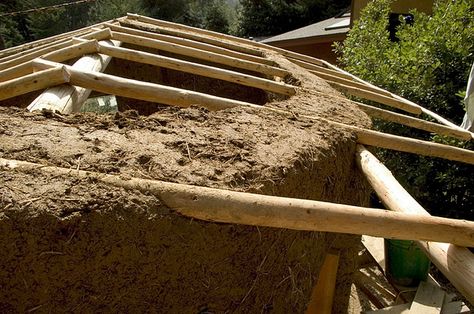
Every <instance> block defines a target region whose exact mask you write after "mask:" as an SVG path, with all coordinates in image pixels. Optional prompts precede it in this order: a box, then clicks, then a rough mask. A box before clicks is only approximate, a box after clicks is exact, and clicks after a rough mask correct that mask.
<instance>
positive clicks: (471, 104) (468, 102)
mask: <svg viewBox="0 0 474 314" xmlns="http://www.w3.org/2000/svg"><path fill="white" fill-rule="evenodd" d="M464 105H465V108H466V114H465V115H464V119H463V121H462V124H461V127H462V128H463V129H465V130H469V131H471V132H474V63H473V64H472V68H471V74H470V75H469V81H468V82H467V88H466V97H465V98H464Z"/></svg>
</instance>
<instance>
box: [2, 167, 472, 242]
mask: <svg viewBox="0 0 474 314" xmlns="http://www.w3.org/2000/svg"><path fill="white" fill-rule="evenodd" d="M0 166H3V167H5V168H7V169H17V170H19V171H31V170H33V169H34V170H36V171H40V172H43V173H49V174H54V175H66V176H68V177H71V176H72V177H77V178H89V179H94V180H98V181H100V182H103V183H105V184H110V185H114V186H119V187H123V188H125V189H137V190H140V191H143V192H147V193H152V194H154V195H156V196H157V197H159V199H160V200H161V201H163V203H164V204H165V205H166V206H168V207H169V208H172V209H174V210H176V211H177V212H179V213H181V214H182V215H185V216H188V217H193V218H197V219H202V220H207V221H214V222H223V223H234V224H246V225H253V226H266V227H276V228H286V229H293V230H307V231H325V232H338V233H350V234H368V235H373V236H381V237H388V238H400V239H420V238H421V239H430V240H431V239H437V240H439V239H442V241H449V242H452V241H454V242H455V243H457V244H462V245H472V244H474V222H468V221H462V220H455V219H447V218H439V217H429V216H428V217H426V216H423V215H412V214H403V213H396V212H391V211H386V210H380V209H373V208H364V207H357V206H349V205H342V204H333V203H327V202H319V201H310V200H302V199H292V198H284V197H275V196H267V195H259V194H251V193H243V192H232V191H227V190H220V189H212V188H205V187H198V186H191V185H184V184H177V183H168V182H163V181H156V180H145V179H138V178H126V179H122V178H121V177H119V176H116V175H107V174H102V173H96V172H88V171H80V170H72V169H66V168H60V167H48V166H43V165H39V164H34V163H29V162H24V161H15V160H7V159H0Z"/></svg>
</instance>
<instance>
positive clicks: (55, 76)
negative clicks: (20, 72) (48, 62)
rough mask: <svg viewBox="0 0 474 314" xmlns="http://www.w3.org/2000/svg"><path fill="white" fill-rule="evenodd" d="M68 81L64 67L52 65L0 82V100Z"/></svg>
mask: <svg viewBox="0 0 474 314" xmlns="http://www.w3.org/2000/svg"><path fill="white" fill-rule="evenodd" d="M68 81H69V75H68V73H67V71H66V70H65V68H64V67H61V66H58V67H52V68H50V69H47V70H44V71H40V72H36V73H32V74H29V75H25V76H23V77H20V78H16V79H13V80H10V81H6V82H2V83H0V100H4V99H8V98H12V97H15V96H18V95H22V94H26V93H29V92H33V91H36V90H40V89H44V88H48V87H50V86H55V85H59V84H64V83H67V82H68Z"/></svg>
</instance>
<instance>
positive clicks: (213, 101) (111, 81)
mask: <svg viewBox="0 0 474 314" xmlns="http://www.w3.org/2000/svg"><path fill="white" fill-rule="evenodd" d="M34 66H35V67H36V68H38V69H48V68H52V67H56V66H57V63H55V62H49V61H45V60H41V59H38V60H35V61H34ZM65 68H66V69H67V71H68V73H70V84H72V85H75V86H79V87H82V88H85V89H89V90H95V91H98V92H102V93H105V94H111V95H117V96H123V97H127V98H133V99H140V100H145V101H150V102H156V103H162V104H167V105H171V106H179V107H189V106H192V105H200V106H202V107H205V108H207V109H209V110H222V109H226V108H232V107H237V106H248V107H253V108H258V107H260V106H257V105H254V104H251V103H247V102H243V101H238V100H233V99H228V98H222V97H217V96H211V95H207V94H203V93H198V92H193V91H188V90H184V89H179V88H174V87H169V86H164V85H160V84H153V83H147V82H141V81H137V80H131V79H126V78H122V77H116V76H113V75H108V74H103V73H99V72H91V71H81V70H78V69H75V68H74V67H71V66H65Z"/></svg>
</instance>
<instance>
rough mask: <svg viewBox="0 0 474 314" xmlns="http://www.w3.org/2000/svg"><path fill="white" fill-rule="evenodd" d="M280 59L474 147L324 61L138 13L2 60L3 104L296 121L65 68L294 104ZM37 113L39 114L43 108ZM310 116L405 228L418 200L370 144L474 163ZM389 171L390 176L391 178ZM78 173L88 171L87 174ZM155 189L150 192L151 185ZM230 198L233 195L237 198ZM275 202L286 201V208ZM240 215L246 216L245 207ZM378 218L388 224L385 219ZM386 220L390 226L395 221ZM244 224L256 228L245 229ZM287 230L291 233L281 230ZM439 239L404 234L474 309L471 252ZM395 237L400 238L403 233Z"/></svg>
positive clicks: (444, 149) (443, 149)
mask: <svg viewBox="0 0 474 314" xmlns="http://www.w3.org/2000/svg"><path fill="white" fill-rule="evenodd" d="M132 25H136V26H137V27H136V28H132V27H130V26H132ZM144 29H146V30H144ZM51 40H52V41H51ZM110 40H112V41H116V42H119V43H126V44H131V45H133V46H134V48H133V49H131V48H121V47H118V46H119V45H114V46H111V45H107V44H106V43H105V41H110ZM135 47H147V48H152V49H157V50H160V51H167V52H169V53H172V54H174V55H180V56H185V57H187V58H192V59H193V60H200V62H203V64H201V63H200V62H196V61H192V62H190V61H183V60H181V59H179V58H174V57H164V56H162V55H157V54H153V53H150V52H144V51H141V50H139V48H135ZM275 53H277V54H280V55H282V56H284V57H286V58H287V60H289V61H290V62H292V63H293V64H294V65H295V66H300V67H302V68H305V69H307V70H309V71H310V73H313V74H314V75H317V76H319V77H320V78H321V79H323V80H325V81H326V82H327V83H328V84H330V85H332V86H334V87H336V88H337V89H340V90H342V91H343V92H344V93H346V94H348V95H352V96H356V97H357V98H361V99H366V100H371V101H375V102H378V103H381V104H384V105H388V106H393V107H395V108H398V109H401V110H405V111H407V112H409V113H411V114H415V115H417V114H421V113H424V114H426V115H427V116H429V117H431V118H432V119H434V120H436V121H438V122H439V123H433V122H428V121H425V120H422V119H418V118H414V117H412V116H410V115H407V114H401V113H396V112H392V111H390V110H385V109H380V108H377V107H374V106H369V105H365V104H361V103H357V102H354V101H351V100H348V99H346V98H343V97H338V96H334V95H331V96H330V97H332V98H335V99H338V101H339V100H340V101H341V102H342V101H346V102H352V103H355V104H356V105H357V106H359V108H360V109H362V110H363V111H365V112H366V113H367V114H368V115H370V116H371V117H374V118H378V119H384V120H387V121H391V122H396V123H401V124H404V125H407V126H409V127H414V128H417V129H420V130H424V131H428V132H433V133H438V134H440V135H445V136H451V137H454V138H457V139H461V140H472V139H474V134H473V133H471V132H468V131H466V130H464V129H461V128H460V127H458V126H456V125H455V124H453V123H452V122H450V121H448V120H446V119H444V118H443V117H441V116H439V115H438V114H436V113H434V112H432V111H430V110H428V109H426V108H424V107H422V106H420V105H418V104H415V103H413V102H411V101H409V100H407V99H404V98H402V97H400V96H398V95H395V94H392V93H390V92H388V91H385V90H383V89H381V88H379V87H377V86H374V85H372V84H370V83H368V82H365V81H363V80H361V79H360V78H357V77H355V76H353V75H352V74H350V73H347V72H345V71H343V70H341V69H339V68H338V67H336V66H334V65H332V64H329V63H328V62H326V61H324V60H319V59H316V58H313V57H309V56H305V55H301V54H298V53H294V52H290V51H286V50H284V49H281V48H276V47H272V46H269V45H265V44H262V43H257V42H253V41H250V40H247V39H242V38H236V37H232V36H229V35H224V34H220V33H216V32H211V31H207V30H201V29H197V28H193V27H189V26H184V25H179V24H176V23H171V22H166V21H160V20H156V19H152V18H148V17H144V16H141V15H136V14H129V15H128V16H126V17H122V18H119V19H116V20H113V21H107V22H104V23H99V24H97V25H93V26H90V27H87V28H84V29H81V30H77V31H73V32H69V33H67V34H62V35H58V36H54V37H52V38H50V39H48V40H40V41H36V42H33V43H29V44H25V45H22V46H19V47H14V48H10V49H6V50H4V51H0V101H1V100H4V99H8V98H12V97H15V96H18V95H22V94H26V93H29V92H31V91H38V90H44V89H46V88H49V87H55V86H60V85H61V86H75V87H79V88H82V89H84V90H87V91H89V94H90V91H92V90H95V91H99V92H102V93H106V94H113V95H118V96H124V97H129V98H134V99H141V100H146V101H151V102H159V103H164V104H168V105H174V106H181V107H187V106H190V105H193V104H200V105H202V106H204V107H207V108H208V109H210V110H220V109H224V108H231V107H236V106H247V107H252V108H256V109H258V110H272V111H274V112H278V113H280V114H282V115H288V116H292V114H291V112H289V111H285V110H280V109H274V108H269V107H266V106H258V105H256V104H251V103H248V102H243V101H238V100H235V99H230V98H223V97H217V96H213V95H209V94H206V93H198V92H195V91H190V90H186V89H179V88H174V87H169V86H165V85H162V84H154V83H147V82H142V81H137V80H132V79H127V78H122V77H118V76H114V75H109V74H103V73H100V71H94V70H87V69H82V68H76V67H74V66H70V65H67V64H64V62H65V61H68V60H72V59H77V58H79V59H81V58H83V57H84V56H88V55H106V56H109V57H110V58H123V59H126V60H130V61H134V62H139V63H143V64H151V65H154V66H160V67H168V68H171V69H173V70H178V71H183V72H186V73H192V74H196V75H201V76H208V77H211V78H214V79H219V80H225V81H229V82H233V83H236V84H240V85H245V86H251V87H255V88H259V89H262V90H266V91H270V92H273V93H278V94H281V95H284V96H291V95H293V94H295V93H297V92H298V90H300V89H301V88H300V87H299V86H294V85H292V84H291V83H283V81H284V79H285V77H286V76H287V75H289V72H288V70H286V69H283V68H281V67H279V66H278V65H277V64H276V63H275V62H274V61H273V60H272V59H271V58H269V57H268V56H270V55H272V54H275ZM94 62H98V63H100V62H102V61H101V59H96V61H94ZM208 63H211V64H212V65H209V64H208ZM94 66H95V65H94ZM229 67H231V68H232V70H229V69H228V68H229ZM104 68H105V66H104ZM249 73H251V74H249ZM311 92H314V93H320V94H321V93H322V92H321V91H317V90H312V91H311ZM44 93H53V94H54V93H55V91H54V90H50V89H49V90H46V91H45V92H43V95H44ZM71 93H72V92H71ZM89 94H87V96H85V97H83V98H82V99H81V100H80V101H78V102H77V103H76V104H73V105H72V106H69V107H68V108H73V109H67V110H72V111H76V110H78V108H80V107H81V105H82V102H83V101H84V100H85V99H87V97H88V95H89ZM39 97H42V96H39ZM84 98H85V99H84ZM33 107H34V108H38V107H36V106H33ZM50 108H51V109H54V110H59V111H60V112H63V113H66V112H71V111H67V110H66V109H64V108H66V107H64V106H63V105H57V107H54V104H53V106H52V107H50ZM304 117H306V118H310V119H312V120H315V121H323V122H325V123H329V124H330V125H333V126H335V127H340V128H343V129H346V130H348V131H350V132H352V133H354V134H355V135H356V137H357V142H358V143H359V144H360V145H361V146H359V148H358V153H357V156H356V158H358V160H359V165H360V168H361V170H362V172H363V173H364V175H366V177H367V178H369V182H370V183H371V185H372V187H373V188H374V190H375V191H376V192H377V193H378V194H379V196H380V197H381V198H382V199H384V197H385V201H384V202H385V203H386V206H387V207H388V208H390V209H392V210H395V211H401V212H404V213H405V214H401V215H399V216H400V218H401V219H408V220H409V218H410V217H408V216H409V215H410V214H413V212H412V211H411V210H410V208H411V207H413V206H415V205H414V202H416V201H414V200H412V199H410V198H411V197H410V196H409V194H408V193H407V192H406V191H405V190H404V189H403V188H402V187H401V186H397V184H398V182H396V180H395V179H394V178H393V177H392V176H391V174H390V173H389V171H388V170H384V169H383V167H384V166H383V165H382V164H381V163H380V162H379V161H378V160H377V159H376V158H375V157H374V156H373V155H372V156H371V155H369V152H368V151H367V150H366V149H365V148H364V147H363V146H362V145H368V146H376V147H382V148H387V149H392V150H398V151H404V152H410V153H415V154H420V155H428V156H436V157H440V158H445V159H450V160H456V161H459V162H464V163H468V164H474V152H473V151H471V150H467V149H461V148H457V147H453V146H450V145H445V144H438V143H432V142H427V141H422V140H417V139H412V138H406V137H401V136H396V135H392V134H386V133H382V132H377V131H373V130H369V129H363V128H359V127H355V126H352V125H347V124H343V123H340V122H335V121H331V120H328V119H326V118H322V117H314V116H304ZM369 161H370V162H369ZM1 163H2V165H4V166H8V165H9V167H10V168H18V169H26V168H28V167H30V168H31V167H36V168H38V167H39V168H40V169H46V168H45V167H43V166H42V165H34V164H28V163H22V162H21V161H8V160H1ZM12 165H16V166H12ZM380 167H382V170H383V171H382V170H381V168H380ZM50 168H55V169H50V171H58V172H61V171H64V170H61V169H60V168H57V167H50ZM58 169H59V170H58ZM77 173H80V172H79V171H78V172H77ZM87 175H97V176H99V174H91V173H88V174H87ZM371 178H372V179H371ZM373 178H375V179H373ZM376 179H377V180H376ZM110 180H111V181H110V182H109V183H111V182H112V183H111V184H115V183H113V182H118V181H114V180H119V179H118V178H110ZM155 183H156V182H155ZM155 183H153V182H148V184H151V185H153V184H155ZM156 184H158V183H156ZM147 186H148V187H150V185H147ZM131 188H139V185H133V186H132V187H131ZM393 191H397V193H401V194H403V195H405V196H404V197H403V199H397V198H396V197H394V196H393V193H394V192H393ZM194 193H198V192H194ZM202 193H204V192H202ZM219 193H220V192H219ZM222 193H230V194H232V193H231V192H229V191H226V192H222ZM390 193H392V194H390ZM198 194H199V193H198ZM232 195H233V194H232ZM387 195H389V196H387ZM235 197H237V196H235ZM249 197H250V196H249ZM274 201H275V202H279V201H281V200H274ZM203 204H204V205H203V206H202V208H201V209H200V210H198V211H197V212H184V214H185V215H189V216H190V217H196V218H200V219H205V220H211V221H222V220H219V219H218V218H215V217H211V216H209V215H210V214H209V212H206V210H207V209H209V208H211V207H212V206H211V205H212V201H206V202H204V203H203ZM335 205H340V204H335ZM341 206H342V205H340V206H339V207H337V208H342V207H341ZM417 208H418V210H417V214H419V215H424V216H425V217H426V221H427V222H431V223H432V224H434V225H436V226H439V225H440V224H441V222H440V221H436V222H434V220H436V219H435V218H434V217H430V216H427V212H426V211H424V209H423V211H422V208H421V206H419V205H418V207H417ZM420 208H421V209H420ZM235 210H240V209H239V208H237V209H235ZM355 212H356V211H355ZM377 214H380V215H382V214H381V213H377ZM428 215H429V214H428ZM395 216H396V215H395ZM387 217H388V216H387ZM387 217H385V218H384V219H388V218H387ZM260 218H262V217H260ZM411 218H413V217H411ZM249 219H250V218H249ZM252 219H256V218H252ZM288 219H291V218H288ZM257 220H258V219H257ZM408 220H407V221H408ZM259 221H260V220H259ZM387 221H388V220H387ZM226 222H229V221H226ZM230 222H232V221H230ZM236 223H249V222H248V221H247V222H242V221H241V222H236ZM450 223H454V224H456V223H461V222H459V221H455V222H452V221H451V222H450ZM256 224H257V225H261V224H262V223H261V222H259V223H256ZM471 224H472V223H470V222H466V226H467V227H466V230H467V231H466V232H467V233H469V232H471V231H473V230H474V227H473V226H471ZM463 226H464V225H463ZM281 227H287V226H283V225H281ZM339 231H340V230H339ZM339 231H338V232H339ZM350 232H354V230H351V231H350ZM439 234H441V232H439V233H434V235H432V237H431V238H427V236H426V235H423V236H419V235H418V236H415V235H414V234H413V233H409V235H406V234H405V236H406V237H414V238H413V239H417V240H431V241H438V242H429V244H426V242H423V241H420V242H419V245H420V246H421V247H422V248H423V249H424V250H425V252H426V253H427V255H428V256H429V257H430V259H431V260H432V261H433V262H434V263H435V264H436V265H437V266H438V267H439V269H440V270H441V271H442V272H443V273H444V274H445V275H446V277H447V278H448V279H450V280H451V282H452V283H453V284H454V285H455V286H456V287H457V288H458V290H459V291H460V292H462V293H463V294H464V296H465V297H466V298H467V299H469V300H470V301H471V302H474V255H473V254H472V253H471V252H469V250H468V249H466V248H465V247H461V246H456V245H453V244H446V243H440V242H439V241H442V240H444V241H447V240H448V239H446V238H440V237H439ZM378 235H383V234H378ZM390 235H391V236H395V235H394V234H390ZM468 238H469V236H468ZM456 241H457V240H452V241H451V242H453V243H454V242H456ZM469 243H471V244H472V242H469V240H466V241H464V242H459V243H457V244H461V245H467V244H469Z"/></svg>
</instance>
